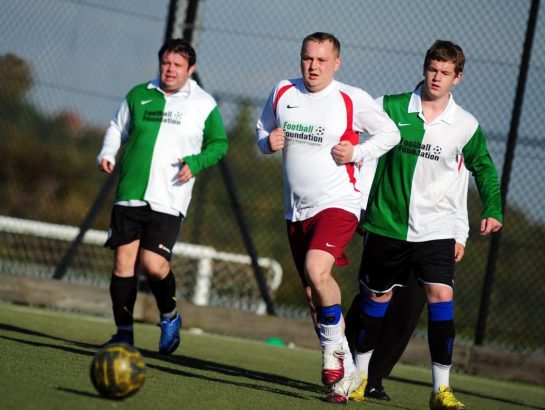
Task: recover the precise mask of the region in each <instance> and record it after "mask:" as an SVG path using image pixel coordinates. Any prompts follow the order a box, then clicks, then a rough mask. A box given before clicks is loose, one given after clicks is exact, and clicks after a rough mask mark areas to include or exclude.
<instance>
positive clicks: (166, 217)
mask: <svg viewBox="0 0 545 410" xmlns="http://www.w3.org/2000/svg"><path fill="white" fill-rule="evenodd" d="M195 64H196V54H195V50H194V49H193V47H192V46H191V45H190V44H189V43H187V42H185V41H184V40H181V39H173V40H168V41H166V42H165V44H163V46H162V47H161V49H160V50H159V66H160V76H159V78H158V79H156V80H153V81H151V82H149V83H146V84H140V85H137V86H136V87H134V88H133V89H132V90H131V91H130V92H129V93H128V95H127V97H126V99H125V100H124V101H123V103H122V104H121V107H120V108H119V110H118V112H117V113H116V115H115V116H114V118H113V119H112V121H111V122H110V126H109V127H108V130H107V131H106V134H105V136H104V143H103V147H102V150H101V152H100V154H99V155H98V158H97V164H98V168H99V169H100V170H101V171H103V172H107V173H112V172H113V170H114V167H115V164H116V161H115V158H116V155H117V153H118V151H119V149H120V147H121V146H122V145H124V152H123V157H122V159H121V163H120V179H119V185H118V189H117V194H116V198H115V203H114V207H113V210H112V220H111V225H110V232H109V238H108V241H107V242H106V245H107V246H110V247H111V248H112V249H115V263H114V268H113V272H112V280H111V283H110V294H111V297H112V305H113V313H114V319H115V323H116V326H117V333H116V334H115V335H114V336H113V337H112V339H111V340H109V342H107V343H112V342H125V343H129V344H131V345H133V344H134V337H133V318H132V314H133V310H134V304H135V301H136V277H135V270H136V268H137V266H140V267H141V268H142V269H143V270H144V271H145V273H146V275H147V277H148V282H149V286H150V289H151V291H152V293H153V295H154V296H155V299H156V301H157V307H158V309H159V312H160V320H161V322H160V327H161V339H160V341H159V351H160V352H161V353H163V354H171V353H172V352H173V351H174V350H175V349H176V348H177V347H178V345H179V343H180V327H181V322H182V320H181V316H180V315H179V314H178V312H177V310H176V298H175V296H176V282H175V279H174V274H173V273H172V271H171V269H170V258H171V255H172V248H173V247H174V244H175V242H176V240H177V238H178V234H179V232H180V228H181V223H182V220H183V218H185V216H186V215H187V210H188V207H189V203H190V200H191V192H192V189H193V185H194V183H195V176H197V174H198V173H199V172H201V171H202V170H203V169H205V168H207V167H210V166H212V165H214V164H216V163H217V162H218V161H219V160H220V159H221V158H222V157H223V156H224V155H225V154H226V152H227V146H228V143H227V137H226V135H225V130H224V127H223V121H222V119H221V116H220V112H219V110H218V107H217V104H216V101H215V100H214V98H213V97H212V96H211V95H210V94H208V93H207V92H205V91H204V90H203V89H202V88H201V87H199V85H198V84H197V83H196V82H195V81H194V80H192V79H190V76H191V75H192V74H193V72H194V71H195Z"/></svg>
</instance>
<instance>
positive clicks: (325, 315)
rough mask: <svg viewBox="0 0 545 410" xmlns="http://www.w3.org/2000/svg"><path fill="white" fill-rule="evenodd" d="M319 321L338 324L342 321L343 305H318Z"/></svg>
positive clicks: (325, 323)
mask: <svg viewBox="0 0 545 410" xmlns="http://www.w3.org/2000/svg"><path fill="white" fill-rule="evenodd" d="M316 314H317V316H318V323H320V324H324V325H336V324H338V323H339V322H340V321H341V316H342V307H341V305H332V306H318V307H317V308H316Z"/></svg>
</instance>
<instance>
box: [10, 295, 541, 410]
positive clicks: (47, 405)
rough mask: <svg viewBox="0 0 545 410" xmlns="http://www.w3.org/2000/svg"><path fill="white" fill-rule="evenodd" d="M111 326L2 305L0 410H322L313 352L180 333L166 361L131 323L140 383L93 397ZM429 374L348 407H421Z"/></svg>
mask: <svg viewBox="0 0 545 410" xmlns="http://www.w3.org/2000/svg"><path fill="white" fill-rule="evenodd" d="M112 330H113V324H112V323H111V321H109V320H107V319H102V318H96V317H91V316H84V315H79V314H72V313H65V312H58V311H52V310H47V309H40V308H33V307H25V306H16V305H11V304H7V303H2V302H0V408H1V409H60V410H62V409H71V410H84V409H146V410H162V409H285V410H288V409H290V410H291V409H320V408H324V409H325V408H329V409H331V408H334V407H335V406H338V405H333V404H328V403H325V402H323V401H322V399H323V397H324V396H325V390H324V387H323V386H321V384H320V364H321V361H320V354H319V352H318V351H317V350H306V349H298V348H293V349H290V348H285V347H278V346H271V345H268V344H266V343H264V342H258V341H250V340H243V339H235V338H226V337H220V336H214V335H207V334H193V333H190V332H186V331H184V332H182V345H181V347H180V348H179V349H178V350H177V351H176V353H175V354H174V355H173V356H171V357H162V356H160V355H159V354H158V353H156V348H157V340H158V337H159V328H157V327H155V326H152V325H147V324H137V325H136V329H135V330H136V344H137V347H138V348H139V349H140V350H141V352H142V354H143V355H144V360H145V362H146V366H147V379H146V382H145V384H144V386H143V388H142V390H141V391H140V392H138V393H137V394H136V395H135V396H133V397H130V398H128V399H125V400H123V401H114V400H108V399H104V398H102V397H100V396H99V395H98V394H97V393H96V391H95V390H94V388H93V386H92V384H91V382H90V380H89V364H90V362H91V358H92V356H93V354H94V352H96V350H97V348H98V345H99V344H100V343H101V342H103V341H104V340H106V339H108V338H109V336H110V335H111V333H112ZM429 380H430V370H429V369H427V368H419V367H412V366H403V365H398V366H396V368H395V369H394V372H393V374H392V377H391V378H389V379H387V380H386V381H385V386H386V389H387V391H388V393H390V394H391V395H392V397H393V400H392V401H391V402H388V403H386V402H378V401H373V400H366V401H365V402H364V403H354V402H351V403H349V404H348V407H350V408H362V409H370V410H371V409H426V408H427V402H428V399H429V394H430V386H429ZM451 384H452V386H453V387H454V389H455V391H456V394H457V397H458V398H459V399H460V400H461V401H463V402H464V403H465V404H466V405H467V406H468V408H469V409H484V410H486V409H494V410H502V409H545V388H544V387H540V386H532V385H526V384H520V383H511V382H505V381H498V380H490V379H484V378H480V377H476V376H468V375H460V374H453V375H452V376H451Z"/></svg>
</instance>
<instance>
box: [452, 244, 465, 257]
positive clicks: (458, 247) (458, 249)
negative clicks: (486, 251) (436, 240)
mask: <svg viewBox="0 0 545 410" xmlns="http://www.w3.org/2000/svg"><path fill="white" fill-rule="evenodd" d="M464 251H465V246H464V245H462V244H461V243H458V242H456V243H455V244H454V260H455V261H456V262H460V261H461V260H462V258H463V257H464Z"/></svg>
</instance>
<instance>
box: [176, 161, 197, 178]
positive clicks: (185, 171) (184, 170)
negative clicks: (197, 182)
mask: <svg viewBox="0 0 545 410" xmlns="http://www.w3.org/2000/svg"><path fill="white" fill-rule="evenodd" d="M178 161H179V162H180V171H178V173H177V174H176V182H178V183H179V184H184V183H186V182H187V181H189V180H190V179H191V178H193V173H192V172H191V169H190V168H189V167H188V166H187V164H186V163H185V162H184V160H183V158H179V159H178Z"/></svg>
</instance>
